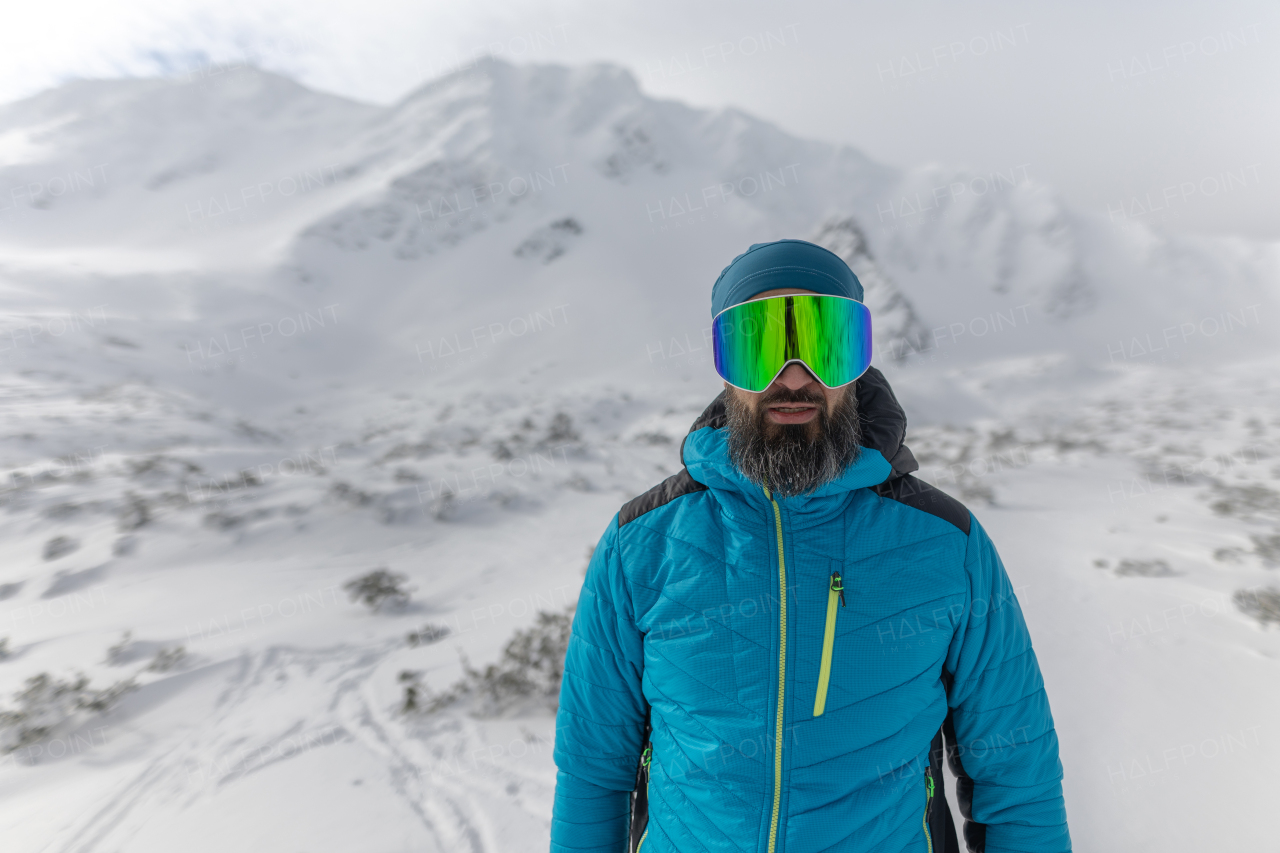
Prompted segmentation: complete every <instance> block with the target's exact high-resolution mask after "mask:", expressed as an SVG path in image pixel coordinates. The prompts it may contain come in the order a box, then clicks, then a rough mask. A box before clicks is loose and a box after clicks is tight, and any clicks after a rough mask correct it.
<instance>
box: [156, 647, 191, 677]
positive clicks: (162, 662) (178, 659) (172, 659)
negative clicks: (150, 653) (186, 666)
mask: <svg viewBox="0 0 1280 853" xmlns="http://www.w3.org/2000/svg"><path fill="white" fill-rule="evenodd" d="M186 659H187V649H186V647H185V646H164V647H162V648H161V649H160V650H159V651H158V652H156V656H155V657H153V658H152V659H151V663H149V664H147V671H148V672H168V671H169V670H171V669H176V668H177V667H179V666H181V665H182V663H183V662H184V661H185V660H186Z"/></svg>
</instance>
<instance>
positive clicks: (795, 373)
mask: <svg viewBox="0 0 1280 853" xmlns="http://www.w3.org/2000/svg"><path fill="white" fill-rule="evenodd" d="M774 381H775V382H777V383H778V384H779V385H781V386H782V387H784V388H786V389H787V390H788V391H799V390H800V389H801V388H803V387H805V386H806V385H810V384H813V383H816V382H817V381H818V379H817V377H816V376H814V375H813V374H812V373H810V372H809V369H808V368H806V367H805V366H804V365H803V364H800V363H799V362H792V363H791V364H788V365H787V367H786V369H785V370H783V371H782V373H781V374H780V375H779V376H778V378H777V379H775V380H774Z"/></svg>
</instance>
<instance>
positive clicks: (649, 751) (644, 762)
mask: <svg viewBox="0 0 1280 853" xmlns="http://www.w3.org/2000/svg"><path fill="white" fill-rule="evenodd" d="M652 759H653V747H652V746H649V745H646V746H645V748H644V752H642V753H640V766H641V767H643V768H644V781H645V784H648V783H649V762H650V761H651V760H652Z"/></svg>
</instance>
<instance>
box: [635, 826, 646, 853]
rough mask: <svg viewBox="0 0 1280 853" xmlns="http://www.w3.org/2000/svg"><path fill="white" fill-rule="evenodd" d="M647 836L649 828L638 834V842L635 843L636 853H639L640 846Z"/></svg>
mask: <svg viewBox="0 0 1280 853" xmlns="http://www.w3.org/2000/svg"><path fill="white" fill-rule="evenodd" d="M648 837H649V830H648V829H646V830H645V831H644V835H642V836H640V843H639V844H637V845H636V853H640V848H641V847H643V846H644V840H645V839H646V838H648Z"/></svg>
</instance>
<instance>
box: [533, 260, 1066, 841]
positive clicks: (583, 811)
mask: <svg viewBox="0 0 1280 853" xmlns="http://www.w3.org/2000/svg"><path fill="white" fill-rule="evenodd" d="M711 300H712V315H713V321H712V338H713V346H714V350H715V357H716V369H717V372H718V373H719V374H720V375H721V377H722V378H724V379H725V391H724V393H722V394H721V395H720V396H719V397H718V398H717V399H716V400H715V402H713V403H712V404H711V405H710V406H709V407H708V408H707V410H706V411H705V412H703V413H702V415H701V417H699V418H698V419H697V420H696V421H695V422H694V424H693V427H692V429H691V430H690V432H689V435H687V436H686V437H685V440H684V442H683V444H682V446H681V461H682V462H683V464H684V466H685V467H684V470H682V471H681V472H680V473H678V474H676V475H675V476H673V477H669V478H668V479H667V480H665V481H664V482H663V483H661V484H660V485H658V486H656V487H654V488H653V489H651V490H650V491H648V492H646V493H645V494H643V495H641V496H640V497H638V498H636V499H634V500H632V501H630V502H629V503H627V504H626V505H624V506H623V507H622V509H621V510H620V511H619V512H618V514H617V515H616V516H615V517H614V519H613V520H612V521H611V522H610V524H609V527H608V529H607V530H606V531H605V533H604V536H603V537H602V538H601V540H600V544H599V545H598V546H597V548H596V550H595V552H594V554H593V555H592V558H591V564H590V566H589V568H588V570H587V577H586V580H585V582H584V584H583V588H582V594H581V597H580V598H579V600H578V609H577V614H576V615H575V617H574V622H573V634H572V638H571V640H570V643H569V650H568V654H567V656H566V660H565V670H564V680H563V682H562V685H561V693H560V710H559V713H558V716H557V721H556V725H557V734H556V746H555V760H556V764H557V766H558V767H559V774H558V776H557V783H556V795H555V803H554V809H553V816H552V827H551V848H552V850H553V851H596V850H599V851H611V853H616V851H624V850H627V849H628V846H630V848H631V849H632V850H634V849H635V848H636V847H637V846H639V847H640V848H641V849H642V851H643V853H668V851H684V852H685V853H693V852H694V851H715V853H721V851H725V853H728V851H735V853H737V851H752V852H753V853H754V852H755V851H759V853H816V851H906V850H910V851H928V853H932V851H934V850H935V849H936V850H941V851H951V850H958V842H957V838H956V834H955V830H954V828H953V826H952V822H951V815H950V811H949V809H948V807H947V804H946V798H945V794H944V791H943V786H942V784H941V782H942V772H941V771H942V767H941V760H942V756H943V754H944V753H945V754H946V755H947V758H948V761H949V763H950V765H951V768H952V770H953V771H954V773H955V775H956V777H957V779H958V782H957V791H956V793H957V797H958V799H959V803H960V809H961V812H962V813H963V815H964V817H965V818H966V824H965V831H964V836H965V841H966V843H967V845H968V848H969V850H971V851H986V853H1006V851H1026V853H1032V851H1034V853H1054V851H1069V850H1070V849H1071V841H1070V837H1069V835H1068V833H1067V824H1066V812H1065V808H1064V805H1063V799H1062V788H1061V779H1062V767H1061V764H1060V763H1059V760H1058V742H1057V736H1056V734H1055V732H1054V728H1053V719H1052V717H1051V715H1050V712H1049V704H1048V699H1047V697H1046V695H1045V690H1044V685H1043V682H1042V680H1041V677H1040V670H1039V666H1038V664H1037V663H1036V658H1035V654H1034V652H1033V651H1032V648H1031V640H1030V637H1029V636H1028V634H1027V629H1026V625H1025V624H1024V622H1023V618H1022V613H1021V610H1020V609H1019V606H1018V602H1017V599H1016V597H1015V596H1014V592H1013V589H1012V585H1011V583H1010V581H1009V578H1008V576H1007V575H1006V574H1005V571H1004V567H1003V565H1002V564H1001V562H1000V557H999V556H998V555H997V553H996V550H995V547H994V546H993V545H992V543H991V540H990V539H989V538H988V537H987V534H986V533H985V531H983V529H982V527H981V526H980V525H979V524H978V522H977V520H976V519H975V518H973V516H972V515H971V514H970V513H969V511H968V510H967V509H965V507H964V506H963V505H961V504H960V503H959V502H958V501H956V500H954V499H952V498H950V497H948V496H947V495H945V494H943V493H942V492H940V491H938V490H936V489H934V488H933V487H932V486H929V485H927V484H925V483H923V482H921V481H919V480H917V479H916V478H915V477H912V476H911V475H910V472H911V471H914V470H916V469H917V468H918V467H919V466H918V465H917V464H916V461H915V459H914V458H913V457H912V455H911V452H910V451H909V450H908V449H907V448H906V447H904V446H903V444H902V438H903V434H904V432H905V430H906V417H905V415H904V414H903V412H902V409H901V408H900V407H899V405H898V402H897V400H896V399H895V398H894V395H893V392H892V390H890V388H889V386H888V384H887V383H886V382H885V380H884V377H883V376H882V375H881V374H880V373H879V371H877V370H875V369H874V368H871V367H870V358H871V350H870V334H871V328H870V319H869V315H868V313H867V311H866V308H865V307H864V306H863V305H862V302H861V300H862V286H861V284H860V283H859V282H858V280H857V277H856V276H854V274H853V272H852V271H851V270H850V269H849V268H848V266H847V265H846V264H845V263H844V262H843V261H842V260H841V259H840V258H839V257H837V256H836V255H834V254H832V253H830V252H828V251H827V250H825V249H822V248H821V247H819V246H815V245H813V244H811V243H806V242H803V241H799V240H782V241H778V242H775V243H766V244H757V245H754V246H752V247H751V248H750V249H749V250H748V251H747V252H746V253H745V254H742V255H739V256H738V257H737V258H735V259H734V261H733V263H731V264H730V265H729V266H728V267H727V268H726V269H725V270H724V272H723V273H721V275H720V278H719V279H718V280H717V281H716V283H715V286H714V288H713V289H712V296H711ZM637 768H639V771H637ZM633 791H634V795H633V793H632V792H633Z"/></svg>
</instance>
